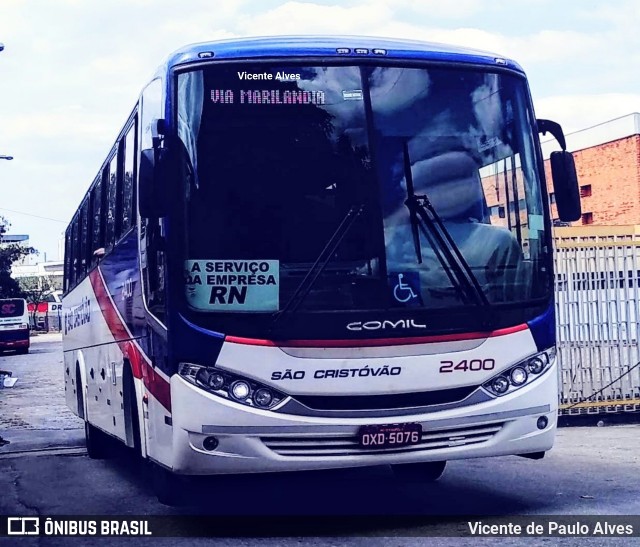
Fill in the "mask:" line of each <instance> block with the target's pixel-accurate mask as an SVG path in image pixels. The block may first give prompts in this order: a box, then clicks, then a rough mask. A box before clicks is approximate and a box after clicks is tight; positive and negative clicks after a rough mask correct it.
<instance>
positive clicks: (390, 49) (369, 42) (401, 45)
mask: <svg viewBox="0 0 640 547" xmlns="http://www.w3.org/2000/svg"><path fill="white" fill-rule="evenodd" d="M267 57H268V58H286V57H325V58H326V57H336V58H353V59H358V60H361V59H365V58H367V59H375V58H387V59H389V58H391V59H402V60H424V61H441V62H458V63H473V64H483V65H489V66H506V67H508V68H511V69H514V70H517V71H519V72H523V70H522V68H521V67H520V65H518V64H517V63H516V62H515V61H512V60H511V59H507V58H505V57H502V56H500V55H496V54H493V53H489V52H486V51H479V50H473V49H468V48H462V47H457V46H449V45H444V44H437V43H430V42H419V41H414V40H394V39H389V38H374V37H364V36H363V37H359V36H273V37H262V38H233V39H228V40H219V41H215V42H203V43H199V44H192V45H189V46H185V47H183V48H181V49H179V50H177V51H175V52H174V53H172V54H171V55H170V56H169V58H168V59H167V62H166V63H165V65H164V66H163V67H162V68H165V69H170V68H172V67H175V66H180V65H184V64H188V63H193V62H199V61H200V62H201V61H203V60H210V59H254V58H267Z"/></svg>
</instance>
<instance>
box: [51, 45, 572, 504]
mask: <svg viewBox="0 0 640 547" xmlns="http://www.w3.org/2000/svg"><path fill="white" fill-rule="evenodd" d="M546 132H549V133H550V134H551V135H553V136H554V137H555V138H556V139H557V140H558V142H559V143H560V148H561V149H562V150H559V151H557V152H554V153H553V154H552V156H551V158H550V171H551V172H552V173H553V185H554V191H555V196H556V205H557V209H558V213H559V216H560V217H561V218H562V219H563V220H565V221H574V220H576V219H578V218H579V217H580V202H579V194H578V186H577V178H576V174H575V166H574V164H573V158H572V156H571V154H570V153H569V152H567V151H566V143H565V139H564V135H563V132H562V128H561V127H560V125H559V124H557V123H555V122H552V121H550V120H542V119H536V117H535V115H534V111H533V106H532V102H531V97H530V92H529V88H528V84H527V79H526V77H525V74H524V72H523V70H522V68H521V67H520V66H519V65H518V64H517V63H515V62H514V61H512V60H510V59H507V58H504V57H501V56H498V55H494V54H490V53H484V52H479V51H472V50H467V49H461V48H456V47H448V46H442V45H436V44H430V43H421V42H413V41H404V40H402V41H400V40H388V39H379V38H354V37H349V38H340V37H277V38H275V37H272V38H251V39H249V38H247V39H234V40H226V41H217V42H210V43H202V44H197V45H191V46H188V47H185V48H183V49H180V50H179V51H176V52H175V53H173V54H172V55H170V57H169V58H168V60H167V61H166V62H165V64H163V65H162V66H161V67H160V68H159V69H158V71H157V72H156V73H155V76H154V78H153V79H152V80H151V81H150V82H149V83H148V85H146V87H144V89H143V90H142V92H141V94H140V96H139V100H138V101H137V103H136V105H135V107H134V108H133V110H132V111H131V113H130V115H129V117H128V119H127V121H126V123H125V124H124V126H123V128H122V130H121V131H120V133H119V135H118V137H117V139H116V140H115V142H114V144H113V146H112V147H111V149H110V151H109V153H108V154H107V155H106V159H105V161H104V163H103V164H102V166H101V167H100V169H99V171H98V173H97V175H96V177H95V179H94V180H93V182H92V183H91V185H90V187H89V190H88V191H87V193H86V194H85V196H84V197H83V199H82V201H81V203H80V206H79V207H78V209H77V211H76V212H75V214H74V216H73V218H72V220H71V222H70V224H69V226H68V228H67V230H66V249H65V277H64V297H63V325H62V331H63V335H64V369H65V381H66V387H67V390H66V396H67V402H68V405H69V407H70V408H71V409H72V410H73V411H74V412H75V413H76V414H77V415H78V416H80V417H81V418H83V419H84V421H85V432H86V441H87V449H88V452H89V455H90V456H91V457H94V458H99V457H104V456H106V455H108V452H109V451H108V448H109V445H110V443H111V442H112V441H113V440H117V441H119V442H121V443H124V444H125V445H126V446H127V447H130V448H131V449H132V450H131V452H132V453H135V454H137V455H138V456H139V457H141V458H142V459H143V460H147V461H148V462H149V466H150V467H151V469H152V470H153V472H152V474H151V476H152V477H153V482H154V487H155V490H156V493H157V495H158V498H159V499H160V500H161V501H163V502H165V503H171V502H172V500H173V499H174V498H175V495H176V493H177V492H178V491H179V490H180V488H181V486H180V485H181V484H184V483H185V482H186V483H188V482H189V481H188V480H186V479H184V477H188V476H200V475H217V474H242V473H261V472H278V471H297V470H316V469H328V468H346V467H357V466H374V465H381V464H388V465H391V466H393V469H394V470H395V471H396V473H397V476H398V477H409V478H415V477H421V478H422V479H424V480H435V479H437V478H438V477H439V476H440V475H441V474H442V472H443V470H444V468H445V464H446V462H447V461H448V460H455V459H462V458H477V457H485V456H499V455H521V456H526V457H529V458H534V459H536V458H541V457H542V456H543V455H544V453H545V452H546V451H548V450H549V449H550V448H551V447H552V445H553V440H554V434H555V429H556V413H557V408H558V379H557V368H556V364H555V343H556V340H555V319H554V290H553V289H554V279H553V261H552V240H551V218H550V212H549V198H548V193H547V183H546V175H545V166H544V160H543V157H542V153H541V148H540V140H539V133H546ZM211 480H215V479H211Z"/></svg>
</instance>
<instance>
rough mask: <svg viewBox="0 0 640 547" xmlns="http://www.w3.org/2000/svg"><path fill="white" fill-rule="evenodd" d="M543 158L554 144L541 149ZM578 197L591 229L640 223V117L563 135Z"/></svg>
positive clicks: (637, 114) (554, 211) (547, 168)
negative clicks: (570, 156)
mask: <svg viewBox="0 0 640 547" xmlns="http://www.w3.org/2000/svg"><path fill="white" fill-rule="evenodd" d="M542 148H543V153H544V156H545V158H548V157H549V154H550V152H551V151H553V150H558V149H559V148H558V146H557V144H556V143H555V141H553V140H551V141H546V142H543V145H542ZM567 149H568V150H570V151H571V152H572V153H573V157H574V158H575V162H576V170H577V173H578V180H579V184H580V195H581V197H582V219H581V221H578V222H574V223H573V224H572V225H573V226H579V225H580V224H583V225H588V224H592V225H595V226H611V225H631V224H640V114H639V113H637V112H636V113H633V114H629V115H627V116H623V117H621V118H616V119H614V120H610V121H608V122H605V123H602V124H599V125H596V126H594V127H589V128H587V129H583V130H581V131H576V132H575V133H570V134H568V135H567ZM545 170H546V171H547V181H548V186H549V193H550V198H551V210H552V216H553V218H554V219H555V218H557V211H556V208H555V205H554V201H555V200H554V194H553V186H552V183H551V175H550V168H549V160H548V159H547V160H546V161H545Z"/></svg>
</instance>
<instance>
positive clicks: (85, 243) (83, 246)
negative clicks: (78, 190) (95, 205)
mask: <svg viewBox="0 0 640 547" xmlns="http://www.w3.org/2000/svg"><path fill="white" fill-rule="evenodd" d="M89 213H90V209H89V199H88V198H85V200H84V202H83V204H82V207H81V208H80V219H81V221H80V255H79V256H78V260H79V266H80V277H81V278H82V277H84V276H85V275H87V265H88V264H89V256H90V253H89V241H90V240H89V237H90V236H89Z"/></svg>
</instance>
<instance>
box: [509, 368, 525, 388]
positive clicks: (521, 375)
mask: <svg viewBox="0 0 640 547" xmlns="http://www.w3.org/2000/svg"><path fill="white" fill-rule="evenodd" d="M509 376H510V378H511V383H512V384H513V385H514V386H521V385H522V384H524V383H525V382H526V381H527V378H528V376H527V371H526V370H524V369H523V368H522V367H516V368H513V369H511V374H510V375H509Z"/></svg>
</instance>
